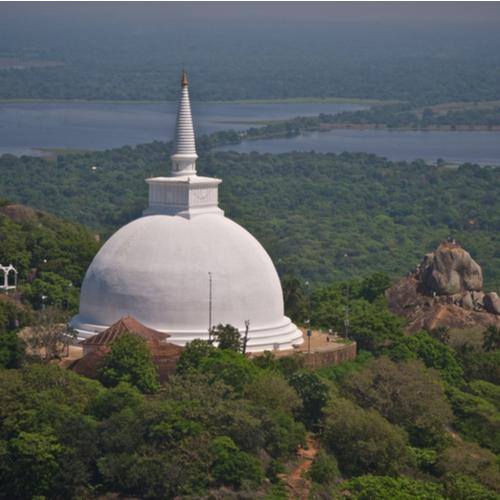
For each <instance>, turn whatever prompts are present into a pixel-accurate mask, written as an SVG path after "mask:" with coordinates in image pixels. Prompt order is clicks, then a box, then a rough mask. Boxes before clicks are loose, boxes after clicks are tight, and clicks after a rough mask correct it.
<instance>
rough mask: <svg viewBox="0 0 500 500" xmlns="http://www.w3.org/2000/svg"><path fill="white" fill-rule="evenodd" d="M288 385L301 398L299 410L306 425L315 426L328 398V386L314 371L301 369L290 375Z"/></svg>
mask: <svg viewBox="0 0 500 500" xmlns="http://www.w3.org/2000/svg"><path fill="white" fill-rule="evenodd" d="M289 383H290V385H291V386H292V387H293V388H294V389H295V390H296V391H297V394H298V395H299V396H300V398H301V400H302V409H301V410H300V412H299V415H300V418H301V420H302V422H304V424H305V425H306V427H309V428H312V427H313V426H315V425H316V424H317V423H318V421H319V419H320V418H321V416H322V410H323V407H324V406H325V404H326V402H327V400H328V386H327V385H326V384H325V383H324V382H323V381H322V380H321V378H320V377H319V376H318V375H317V374H316V373H314V372H310V371H301V372H297V373H295V374H294V375H292V376H291V377H290V379H289Z"/></svg>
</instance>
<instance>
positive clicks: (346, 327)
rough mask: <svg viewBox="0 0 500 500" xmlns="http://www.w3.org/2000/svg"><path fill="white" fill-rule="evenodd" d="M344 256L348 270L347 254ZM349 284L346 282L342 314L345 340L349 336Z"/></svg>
mask: <svg viewBox="0 0 500 500" xmlns="http://www.w3.org/2000/svg"><path fill="white" fill-rule="evenodd" d="M344 257H345V258H346V259H347V261H346V262H347V269H348V270H349V255H348V254H344ZM349 289H350V284H349V281H348V282H347V287H346V301H345V314H344V334H345V338H346V340H347V339H348V338H349V293H350V290H349Z"/></svg>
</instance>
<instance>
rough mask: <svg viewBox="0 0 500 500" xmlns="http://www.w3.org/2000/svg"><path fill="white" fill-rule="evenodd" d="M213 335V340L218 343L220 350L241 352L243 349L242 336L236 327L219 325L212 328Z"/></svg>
mask: <svg viewBox="0 0 500 500" xmlns="http://www.w3.org/2000/svg"><path fill="white" fill-rule="evenodd" d="M211 335H212V338H213V340H214V341H215V342H217V347H218V348H219V349H229V350H230V351H235V352H240V349H241V347H242V341H241V335H240V332H239V331H238V329H237V328H235V327H234V326H232V325H222V324H219V325H217V326H214V327H213V328H212V331H211Z"/></svg>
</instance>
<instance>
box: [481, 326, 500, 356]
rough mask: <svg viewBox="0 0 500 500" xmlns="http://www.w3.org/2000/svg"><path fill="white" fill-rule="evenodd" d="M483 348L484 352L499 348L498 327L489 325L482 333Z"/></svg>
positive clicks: (499, 333)
mask: <svg viewBox="0 0 500 500" xmlns="http://www.w3.org/2000/svg"><path fill="white" fill-rule="evenodd" d="M483 339H484V340H483V349H484V350H485V351H486V352H490V351H496V350H499V349H500V327H498V326H494V325H490V326H489V327H488V328H486V331H485V332H484V334H483Z"/></svg>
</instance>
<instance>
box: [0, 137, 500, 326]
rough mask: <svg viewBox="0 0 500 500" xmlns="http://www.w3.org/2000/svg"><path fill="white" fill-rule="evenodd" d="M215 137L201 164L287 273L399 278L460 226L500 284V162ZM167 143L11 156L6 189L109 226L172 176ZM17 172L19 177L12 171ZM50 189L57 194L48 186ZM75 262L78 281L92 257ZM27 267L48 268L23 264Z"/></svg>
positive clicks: (1, 182) (491, 281) (1, 164)
mask: <svg viewBox="0 0 500 500" xmlns="http://www.w3.org/2000/svg"><path fill="white" fill-rule="evenodd" d="M209 143H210V141H208V142H207V141H199V146H200V147H199V148H198V149H199V154H200V160H199V162H198V166H199V171H200V173H201V174H202V175H214V176H217V177H221V178H223V179H224V184H223V187H222V188H221V192H220V196H221V206H222V208H224V210H225V211H226V214H227V215H228V216H229V217H231V218H233V219H234V220H236V222H238V223H240V224H242V225H243V226H244V227H245V228H247V229H248V230H249V231H250V232H251V233H252V234H254V235H255V236H256V237H257V238H258V239H259V241H260V242H261V243H262V244H263V245H264V247H265V248H266V250H267V251H268V252H269V254H270V255H271V257H272V258H273V260H274V262H275V263H276V264H277V265H278V267H279V269H280V274H281V275H282V276H285V275H289V274H291V273H293V274H294V275H295V276H296V277H297V278H298V279H299V280H304V279H308V280H309V281H310V282H311V283H328V282H330V281H332V280H337V281H338V280H342V279H348V278H352V277H353V276H359V277H362V276H367V275H369V274H371V273H375V272H384V273H387V274H388V275H389V276H390V277H391V278H399V277H400V276H401V275H403V274H404V273H406V272H407V271H408V269H409V268H411V267H412V266H414V265H415V264H416V263H417V262H418V261H419V260H420V258H421V256H422V255H424V254H425V253H427V252H428V251H429V250H431V249H433V248H435V247H436V245H437V243H439V241H441V240H443V239H445V238H446V237H448V236H449V235H450V234H451V233H452V234H453V235H454V237H455V238H456V239H457V241H459V242H460V243H461V244H463V245H464V246H465V248H467V250H468V251H469V252H470V253H471V254H472V255H473V256H474V258H475V259H476V260H477V261H478V262H480V263H481V266H482V267H483V273H484V277H485V287H486V288H487V289H495V288H500V257H499V256H498V255H497V248H498V234H499V228H500V225H499V224H500V219H499V215H498V214H499V213H500V205H499V203H500V201H499V200H500V193H499V190H498V189H499V188H498V186H500V182H499V176H500V171H499V169H495V168H489V167H479V166H477V165H471V164H464V165H462V166H460V167H458V168H456V169H450V168H445V167H442V166H441V167H435V166H431V165H427V164H425V163H424V162H422V161H414V162H391V161H388V160H385V159H382V158H379V157H377V156H375V155H369V154H363V153H359V154H348V153H344V154H340V155H335V154H328V155H322V154H316V153H289V154H283V155H268V154H254V153H252V154H237V153H232V152H211V151H210V149H209ZM170 152H171V147H170V145H167V144H163V143H159V142H156V143H152V144H147V145H141V146H137V147H134V148H132V147H123V148H120V149H114V150H108V151H103V152H95V153H85V154H77V155H67V156H60V157H58V158H57V159H56V160H54V161H49V160H45V159H41V158H29V157H23V158H16V157H14V156H9V155H4V156H3V157H0V174H2V175H0V190H1V191H2V193H4V195H5V196H8V197H9V198H11V199H13V200H16V201H22V202H24V203H29V204H30V205H32V206H34V207H37V208H43V209H46V210H50V211H52V212H54V213H56V214H58V215H60V216H63V217H65V218H67V219H68V220H72V221H77V222H80V223H84V224H87V225H89V226H90V227H92V228H95V229H97V230H101V231H105V233H106V234H109V232H111V231H113V230H116V229H117V228H118V227H120V226H121V225H123V224H124V223H126V222H128V221H130V220H131V219H132V218H134V217H136V216H139V215H140V213H141V211H142V209H143V208H144V206H145V205H146V203H147V201H146V200H147V186H146V185H145V183H144V178H146V177H149V176H150V175H165V165H166V164H168V155H169V154H170ZM94 165H98V166H99V168H98V170H97V171H93V170H92V169H91V167H92V166H94ZM12 169H15V170H16V172H17V173H18V175H16V176H12V175H10V174H9V173H10V172H11V171H12ZM263 179H265V182H264V181H263ZM33 185H36V186H37V189H36V190H34V189H33ZM48 190H50V192H51V193H52V195H51V196H50V197H48V196H44V195H43V193H44V192H46V191H48ZM68 192H71V203H68V199H67V195H65V193H68ZM262 207H266V210H265V211H262ZM471 221H473V223H471ZM64 240H66V241H67V239H65V238H64ZM71 243H72V244H73V242H71ZM90 243H92V244H93V245H94V246H97V244H96V243H95V242H92V241H91V242H90ZM56 244H57V242H56ZM73 245H74V244H73ZM77 247H78V248H77V252H80V251H81V250H80V248H84V246H83V245H77ZM10 248H18V249H19V248H24V246H22V245H14V246H10ZM94 253H95V249H94V251H93V252H92V253H91V255H90V258H91V257H92V256H93V254H94ZM346 254H347V255H348V256H349V257H348V258H345V257H344V255H346ZM44 257H46V255H40V256H39V257H37V259H38V262H40V260H41V261H42V263H43V258H44ZM80 257H81V256H80ZM280 259H281V260H280ZM29 260H30V259H28V261H29ZM49 262H50V259H49V261H48V263H47V264H49ZM74 262H77V263H78V265H79V266H81V271H80V273H79V276H80V278H79V279H81V278H82V277H83V273H84V270H85V269H86V267H87V264H88V262H89V258H88V257H86V256H84V258H75V259H74ZM14 263H15V262H14ZM29 267H37V268H38V267H39V266H37V265H30V264H29V263H28V262H26V264H25V265H23V269H29ZM59 267H60V266H59ZM43 270H50V271H53V272H56V271H55V270H54V269H45V268H43ZM62 276H63V277H64V278H67V279H70V280H71V281H72V282H74V283H75V284H76V282H75V281H74V280H73V278H70V277H69V276H66V275H62ZM299 311H300V308H299ZM341 312H342V314H341V316H340V318H341V319H342V318H343V311H341ZM301 314H302V313H300V312H299V313H298V315H299V316H300V315H301ZM326 319H328V318H326ZM327 323H328V324H326V325H325V327H326V328H332V327H333V326H334V325H332V322H331V321H330V320H329V319H328V321H327Z"/></svg>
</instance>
